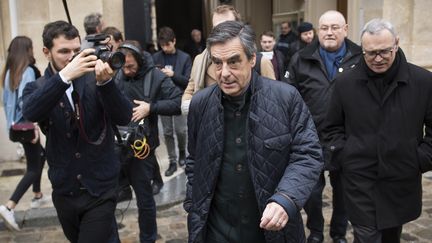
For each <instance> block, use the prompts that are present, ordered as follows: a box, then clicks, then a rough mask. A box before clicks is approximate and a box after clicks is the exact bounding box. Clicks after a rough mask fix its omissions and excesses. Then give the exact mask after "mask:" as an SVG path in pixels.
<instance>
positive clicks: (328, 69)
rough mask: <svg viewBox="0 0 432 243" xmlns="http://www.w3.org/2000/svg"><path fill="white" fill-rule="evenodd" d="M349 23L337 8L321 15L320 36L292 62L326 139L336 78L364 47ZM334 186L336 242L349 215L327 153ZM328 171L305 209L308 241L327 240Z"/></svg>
mask: <svg viewBox="0 0 432 243" xmlns="http://www.w3.org/2000/svg"><path fill="white" fill-rule="evenodd" d="M347 30H348V26H347V24H346V22H345V18H344V16H343V15H342V14H341V13H339V12H337V11H333V10H331V11H328V12H325V13H324V14H323V15H322V16H321V17H320V19H319V31H318V40H315V41H313V42H312V43H311V44H309V45H308V46H306V47H305V48H303V49H302V50H300V51H299V52H297V53H296V54H294V56H293V57H292V59H291V62H290V65H289V69H288V70H289V76H290V82H291V83H292V84H293V85H295V86H296V87H297V89H298V90H299V91H300V93H301V95H302V96H303V99H304V100H305V102H306V104H307V105H308V107H309V109H310V112H311V113H312V116H313V119H314V122H315V125H316V127H317V130H318V134H319V136H320V139H321V141H322V138H323V136H322V130H323V123H324V118H325V115H326V113H327V108H328V104H329V102H330V95H331V93H332V88H333V83H334V78H335V77H337V76H338V75H340V74H341V73H343V72H345V71H346V70H349V69H352V68H353V67H355V65H356V64H357V62H358V61H359V59H360V57H361V48H360V47H359V46H358V45H356V44H355V43H353V42H351V41H350V40H348V39H347V38H346V36H347ZM324 158H325V160H326V168H325V169H327V170H329V176H330V184H331V185H332V188H333V212H332V218H331V222H330V236H331V237H332V238H333V242H335V243H336V242H337V243H343V242H346V239H345V234H346V228H347V224H348V221H347V217H346V212H345V206H344V202H343V195H342V187H341V183H340V177H339V168H338V167H337V166H334V165H333V164H332V161H331V159H330V158H329V157H328V156H326V154H324ZM324 186H325V177H324V173H322V174H321V178H320V180H319V181H318V183H317V185H316V186H315V189H314V190H313V192H312V194H311V196H310V198H309V200H308V201H307V202H306V204H305V206H304V209H305V211H306V214H307V215H308V219H307V224H306V226H307V227H308V229H309V230H310V235H309V237H308V243H320V242H323V240H324V234H323V229H324V217H323V214H322V192H323V189H324Z"/></svg>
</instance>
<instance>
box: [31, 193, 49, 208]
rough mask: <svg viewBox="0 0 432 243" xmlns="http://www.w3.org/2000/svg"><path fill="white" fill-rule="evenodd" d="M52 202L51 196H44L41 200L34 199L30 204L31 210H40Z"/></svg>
mask: <svg viewBox="0 0 432 243" xmlns="http://www.w3.org/2000/svg"><path fill="white" fill-rule="evenodd" d="M50 202H51V196H44V195H42V197H40V198H36V197H35V198H33V199H32V200H31V203H30V207H31V208H39V207H40V206H43V205H46V204H48V203H50Z"/></svg>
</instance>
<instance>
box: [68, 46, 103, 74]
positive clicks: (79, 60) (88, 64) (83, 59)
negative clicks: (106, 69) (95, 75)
mask: <svg viewBox="0 0 432 243" xmlns="http://www.w3.org/2000/svg"><path fill="white" fill-rule="evenodd" d="M92 53H94V49H85V50H83V51H81V52H80V53H79V54H78V55H76V56H75V57H74V58H73V59H72V60H71V62H70V63H68V64H67V65H66V67H64V68H63V69H62V70H61V71H60V73H61V75H62V76H63V77H64V78H65V79H66V81H73V80H74V79H76V78H78V77H81V76H82V75H84V74H85V73H88V72H93V71H94V67H95V65H96V60H97V57H96V56H95V55H91V54H92Z"/></svg>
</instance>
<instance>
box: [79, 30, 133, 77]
mask: <svg viewBox="0 0 432 243" xmlns="http://www.w3.org/2000/svg"><path fill="white" fill-rule="evenodd" d="M107 38H110V36H109V35H106V34H94V35H88V36H86V38H85V39H86V40H87V41H88V42H92V43H93V48H94V49H95V52H94V55H96V56H97V58H98V59H100V60H102V61H104V62H107V63H108V64H109V65H110V67H111V68H112V69H114V70H116V69H120V68H121V67H122V66H123V64H124V63H125V56H124V54H123V53H121V52H119V51H115V52H111V50H112V47H110V46H108V45H106V44H102V43H101V41H104V40H106V39H107Z"/></svg>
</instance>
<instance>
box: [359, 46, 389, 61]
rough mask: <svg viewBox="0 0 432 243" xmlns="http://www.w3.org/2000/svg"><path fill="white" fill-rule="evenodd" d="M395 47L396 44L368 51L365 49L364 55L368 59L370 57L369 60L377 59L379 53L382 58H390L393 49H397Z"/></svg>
mask: <svg viewBox="0 0 432 243" xmlns="http://www.w3.org/2000/svg"><path fill="white" fill-rule="evenodd" d="M395 47H396V46H392V47H389V48H386V49H382V50H375V51H366V50H363V55H364V56H365V57H366V58H367V59H369V60H373V59H375V58H376V57H377V56H378V55H379V56H380V57H381V58H389V57H391V55H392V53H393V51H394V50H395V49H396V48H395Z"/></svg>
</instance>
